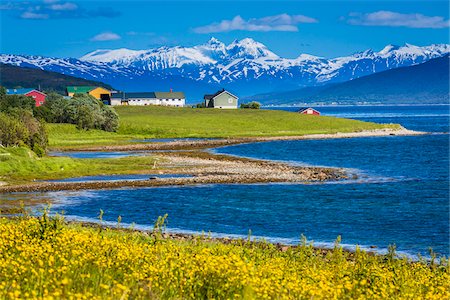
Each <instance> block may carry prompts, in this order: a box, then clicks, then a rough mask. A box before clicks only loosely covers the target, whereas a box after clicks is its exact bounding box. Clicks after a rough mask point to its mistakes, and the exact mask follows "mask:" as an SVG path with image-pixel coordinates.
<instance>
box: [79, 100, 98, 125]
mask: <svg viewBox="0 0 450 300" xmlns="http://www.w3.org/2000/svg"><path fill="white" fill-rule="evenodd" d="M76 117H77V120H76V121H77V128H78V129H85V130H88V129H91V128H94V125H95V122H94V121H95V120H94V118H95V116H94V112H93V111H92V110H91V108H90V107H89V106H88V105H85V104H82V105H80V106H78V107H77V116H76Z"/></svg>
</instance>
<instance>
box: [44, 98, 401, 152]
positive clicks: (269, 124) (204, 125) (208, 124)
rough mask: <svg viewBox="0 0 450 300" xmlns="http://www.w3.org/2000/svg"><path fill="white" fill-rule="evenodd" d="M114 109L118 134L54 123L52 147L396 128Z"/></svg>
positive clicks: (243, 113) (245, 114)
mask: <svg viewBox="0 0 450 300" xmlns="http://www.w3.org/2000/svg"><path fill="white" fill-rule="evenodd" d="M115 109H116V111H117V113H118V114H119V117H120V127H119V130H118V132H116V133H111V132H104V131H99V130H89V131H80V130H77V129H76V128H75V126H74V125H69V124H49V125H48V126H47V128H48V130H49V141H50V146H51V147H64V146H71V147H83V146H87V145H111V144H126V143H130V141H131V140H133V139H142V138H185V137H195V138H231V137H259V136H290V135H291V136H298V135H305V134H315V133H336V132H357V131H362V130H373V129H380V128H384V127H395V126H397V125H382V124H375V123H369V122H362V121H356V120H349V119H342V118H333V117H325V116H307V115H301V114H298V113H293V112H286V111H275V110H251V109H238V110H221V109H194V108H188V107H186V108H178V107H163V106H139V107H138V106H120V107H116V108H115Z"/></svg>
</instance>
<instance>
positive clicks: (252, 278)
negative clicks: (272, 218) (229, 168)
mask: <svg viewBox="0 0 450 300" xmlns="http://www.w3.org/2000/svg"><path fill="white" fill-rule="evenodd" d="M155 224H156V226H155V229H154V230H153V233H150V234H147V233H143V232H138V231H125V230H120V229H108V228H101V227H97V228H95V227H85V226H82V224H76V223H71V224H66V223H64V222H63V221H62V220H61V219H60V218H53V219H50V218H48V217H47V216H46V214H44V215H43V216H42V217H27V216H24V217H21V218H17V219H7V218H1V217H0V279H1V280H0V298H2V299H19V298H24V299H449V297H450V276H449V274H450V273H449V271H450V269H449V265H448V260H445V259H441V260H440V261H432V262H430V263H425V262H423V261H420V262H412V261H409V260H408V259H406V258H403V259H394V252H390V254H389V255H387V256H371V255H369V254H367V253H365V252H363V251H359V250H357V251H356V252H355V253H349V252H346V251H343V249H342V248H341V247H340V246H339V244H338V243H337V244H336V246H335V248H334V250H330V251H327V252H324V251H321V250H317V249H315V248H313V247H312V246H311V245H310V244H308V243H306V242H303V243H302V245H300V246H299V247H291V248H288V249H283V251H281V250H280V249H278V248H276V247H275V246H274V245H272V244H268V243H263V242H262V243H249V242H247V241H242V240H241V241H233V242H231V243H222V242H218V241H214V240H210V239H207V238H194V239H189V240H179V239H167V238H164V235H163V228H164V221H163V219H160V221H159V222H156V223H155ZM117 226H118V227H120V223H118V224H117Z"/></svg>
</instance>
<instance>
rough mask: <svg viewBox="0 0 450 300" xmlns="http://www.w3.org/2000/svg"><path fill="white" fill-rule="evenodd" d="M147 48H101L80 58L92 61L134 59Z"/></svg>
mask: <svg viewBox="0 0 450 300" xmlns="http://www.w3.org/2000/svg"><path fill="white" fill-rule="evenodd" d="M145 52H146V51H145V50H130V49H126V48H120V49H115V50H109V49H100V50H95V51H93V52H90V53H88V54H86V55H84V56H82V57H81V58H80V60H84V61H91V62H115V61H123V60H126V59H134V58H135V57H137V56H139V55H141V54H143V53H145Z"/></svg>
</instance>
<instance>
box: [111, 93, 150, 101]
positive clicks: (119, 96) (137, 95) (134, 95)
mask: <svg viewBox="0 0 450 300" xmlns="http://www.w3.org/2000/svg"><path fill="white" fill-rule="evenodd" d="M132 98H141V99H143V98H147V99H155V98H156V95H155V93H154V92H132V93H128V92H118V93H112V94H111V99H123V100H127V99H132Z"/></svg>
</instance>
